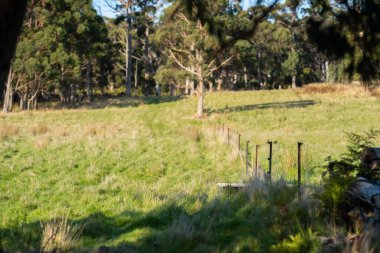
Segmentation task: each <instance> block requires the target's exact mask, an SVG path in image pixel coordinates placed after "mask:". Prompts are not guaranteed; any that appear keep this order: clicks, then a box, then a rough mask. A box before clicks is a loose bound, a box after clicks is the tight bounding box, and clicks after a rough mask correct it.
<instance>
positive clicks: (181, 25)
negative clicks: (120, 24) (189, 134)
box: [155, 1, 233, 117]
mask: <svg viewBox="0 0 380 253" xmlns="http://www.w3.org/2000/svg"><path fill="white" fill-rule="evenodd" d="M227 6H228V1H218V3H216V2H215V1H209V2H208V4H205V5H204V7H206V8H208V10H207V11H208V12H209V13H214V14H216V15H218V14H220V10H224V9H225V8H226V7H227ZM208 29H209V28H208V25H207V24H206V23H202V21H201V20H200V19H199V18H195V19H193V17H192V16H190V15H189V14H188V13H187V12H186V10H185V8H184V7H183V6H181V3H180V2H173V3H172V4H171V5H170V6H169V7H168V8H166V9H165V10H164V16H163V17H162V20H161V23H160V26H159V28H158V29H157V31H156V36H155V41H156V43H158V44H159V45H160V46H161V48H162V50H163V53H164V54H165V55H166V56H167V59H168V60H170V61H172V62H174V63H176V64H177V66H178V68H179V69H181V70H184V71H187V72H188V73H189V74H190V75H193V76H194V78H195V80H196V81H197V88H196V94H197V96H198V106H197V114H196V115H197V117H203V114H204V96H205V83H206V81H207V79H209V78H210V77H212V75H213V73H214V72H215V71H217V70H219V69H220V68H222V67H223V66H225V65H227V64H228V63H229V62H230V61H231V59H232V58H233V56H232V55H229V54H228V52H227V51H226V50H224V51H222V50H221V44H220V43H219V40H218V39H217V38H216V37H215V36H213V35H212V34H210V33H209V31H208ZM173 31H176V32H173Z"/></svg>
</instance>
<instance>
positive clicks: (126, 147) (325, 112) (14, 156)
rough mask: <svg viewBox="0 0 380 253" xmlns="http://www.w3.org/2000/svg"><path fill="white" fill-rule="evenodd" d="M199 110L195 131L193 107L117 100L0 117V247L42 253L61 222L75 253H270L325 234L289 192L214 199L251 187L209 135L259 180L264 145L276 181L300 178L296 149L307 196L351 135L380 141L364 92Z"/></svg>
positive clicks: (234, 99) (211, 98) (288, 93)
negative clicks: (253, 163) (252, 156)
mask: <svg viewBox="0 0 380 253" xmlns="http://www.w3.org/2000/svg"><path fill="white" fill-rule="evenodd" d="M206 107H207V113H208V116H207V118H205V119H201V120H200V119H196V118H194V117H193V115H194V112H195V108H196V99H195V98H169V97H163V98H147V99H121V98H115V99H109V100H102V101H96V102H95V103H94V104H93V105H91V106H87V107H81V108H77V109H71V110H54V109H46V110H41V111H38V112H22V113H14V114H11V115H2V116H0V142H1V146H0V164H1V167H0V203H1V206H2V208H1V209H0V221H1V223H0V245H2V247H3V248H4V249H5V251H6V252H16V251H19V252H27V251H29V250H32V249H35V248H37V247H41V245H42V244H43V243H41V241H43V240H44V239H43V237H46V233H47V232H46V231H47V229H43V227H46V223H47V222H49V221H51V220H54V219H56V218H62V217H63V218H66V219H68V220H69V223H70V224H73V225H72V226H74V227H72V229H73V230H74V231H75V229H76V227H75V226H77V228H78V230H80V232H81V233H80V236H79V238H76V240H74V239H75V238H74V239H73V242H72V243H70V245H69V246H67V248H68V249H70V250H72V251H74V252H87V251H90V250H92V249H96V248H97V247H99V246H102V245H106V246H107V247H109V248H111V251H112V252H126V251H128V252H269V251H274V252H275V251H276V250H279V249H278V248H276V246H274V245H276V244H279V243H280V242H281V241H283V240H284V239H286V238H287V237H288V236H289V235H291V234H297V233H301V234H302V231H303V229H306V226H312V227H313V229H314V230H316V231H318V229H319V230H321V231H322V229H321V228H318V224H313V222H311V221H309V220H308V217H309V216H308V215H310V214H306V213H305V212H304V209H302V208H301V207H302V205H303V204H302V203H294V202H293V201H292V200H293V198H294V196H295V195H294V194H295V191H294V189H287V190H286V191H283V190H279V188H276V187H274V188H272V189H269V190H265V189H264V188H260V186H256V187H259V188H260V189H261V190H260V191H255V192H252V191H248V192H245V193H243V194H239V195H226V194H221V193H220V192H219V191H218V189H217V187H216V183H217V182H240V181H242V180H246V178H245V176H244V175H245V169H244V164H243V163H242V161H241V159H240V158H239V156H238V155H237V154H236V152H231V148H230V147H228V146H227V145H225V144H224V143H223V141H222V137H221V136H220V134H218V132H217V133H215V131H214V129H215V127H216V126H218V125H220V124H223V123H224V124H225V125H226V126H229V127H231V129H234V130H235V131H237V132H239V133H240V134H241V135H242V143H244V142H245V141H247V140H249V141H250V143H251V144H255V145H256V144H258V145H260V164H261V166H262V167H263V168H264V169H266V168H267V161H266V158H267V156H268V154H267V153H268V151H267V149H268V147H267V144H266V142H267V141H268V140H273V141H277V144H275V146H274V165H273V166H274V174H275V177H276V178H277V179H279V178H280V177H284V178H285V179H287V180H293V179H294V178H295V175H296V170H295V167H296V148H297V142H298V141H302V142H303V143H305V146H304V158H303V159H304V160H303V164H304V166H303V167H304V173H303V174H304V178H303V179H304V180H305V181H306V183H310V184H315V183H318V182H319V180H320V173H321V169H320V167H321V165H323V163H324V160H325V158H326V157H327V156H333V157H334V156H337V155H339V154H340V153H342V152H343V151H344V149H345V147H346V145H347V138H346V134H345V133H346V132H362V131H363V130H364V131H366V130H367V131H368V130H370V129H380V117H379V111H380V99H379V97H376V96H371V95H370V94H366V93H364V91H362V90H361V89H359V88H357V89H347V88H340V89H337V90H324V89H320V90H319V89H315V90H314V89H299V90H297V91H293V90H283V91H260V92H229V93H215V94H208V95H207V97H206ZM377 143H378V144H379V145H380V141H379V140H377ZM251 147H252V146H251ZM257 192H260V194H257ZM284 210H286V211H284ZM41 224H45V226H41ZM50 224H54V222H53V223H50ZM284 225H285V226H284ZM73 234H75V233H74V232H73ZM47 244H48V243H47ZM42 247H43V246H42ZM278 252H281V250H280V251H278Z"/></svg>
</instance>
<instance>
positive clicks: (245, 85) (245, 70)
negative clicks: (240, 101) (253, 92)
mask: <svg viewBox="0 0 380 253" xmlns="http://www.w3.org/2000/svg"><path fill="white" fill-rule="evenodd" d="M244 88H245V89H248V70H247V67H246V66H244Z"/></svg>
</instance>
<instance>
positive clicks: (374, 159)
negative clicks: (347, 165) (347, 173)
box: [361, 148, 380, 170]
mask: <svg viewBox="0 0 380 253" xmlns="http://www.w3.org/2000/svg"><path fill="white" fill-rule="evenodd" d="M361 161H362V166H363V168H365V169H369V170H380V148H366V149H364V150H363V152H362V155H361Z"/></svg>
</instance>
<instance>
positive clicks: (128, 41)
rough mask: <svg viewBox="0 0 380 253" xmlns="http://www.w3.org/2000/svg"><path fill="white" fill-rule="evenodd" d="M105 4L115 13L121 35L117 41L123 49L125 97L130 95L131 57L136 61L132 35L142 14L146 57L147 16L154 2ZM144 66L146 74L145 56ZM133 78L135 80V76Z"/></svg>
mask: <svg viewBox="0 0 380 253" xmlns="http://www.w3.org/2000/svg"><path fill="white" fill-rule="evenodd" d="M106 3H107V4H108V6H109V7H111V8H112V9H113V10H114V11H115V13H117V14H118V17H117V19H116V20H115V23H116V25H119V26H121V27H122V28H121V29H122V33H121V34H120V36H122V37H123V38H119V39H118V43H120V44H122V45H123V48H124V52H123V55H124V58H125V67H123V69H124V71H125V88H126V95H127V96H131V95H132V71H133V66H132V60H133V57H135V59H138V58H137V57H136V56H133V51H134V47H133V35H134V33H135V34H136V31H137V28H138V26H139V21H141V18H140V16H141V15H142V14H143V15H145V17H146V24H147V25H146V26H145V35H146V40H145V47H146V49H145V50H144V52H145V53H146V55H148V54H149V39H148V38H149V25H148V24H149V22H151V20H150V18H149V14H151V13H152V12H154V10H155V8H154V4H155V3H156V0H106ZM143 61H144V64H145V65H144V66H145V69H146V73H148V72H149V71H148V68H149V59H148V57H146V56H145V58H144V60H143ZM135 78H137V77H136V76H135Z"/></svg>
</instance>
